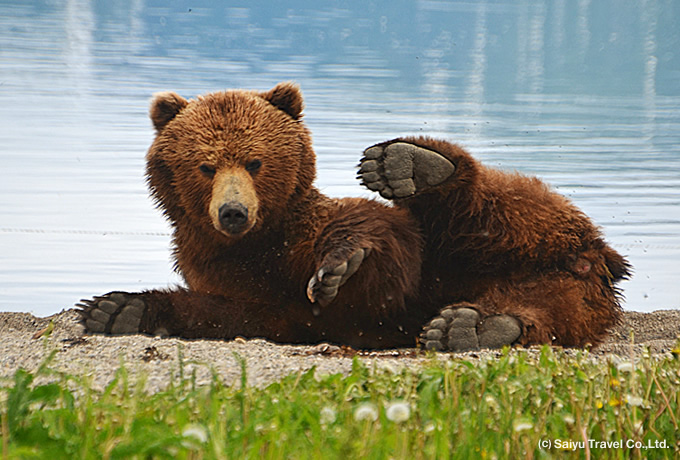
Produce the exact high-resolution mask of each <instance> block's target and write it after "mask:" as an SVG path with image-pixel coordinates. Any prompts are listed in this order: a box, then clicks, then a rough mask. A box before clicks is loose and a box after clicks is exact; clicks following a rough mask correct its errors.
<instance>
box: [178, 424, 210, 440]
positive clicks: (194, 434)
mask: <svg viewBox="0 0 680 460" xmlns="http://www.w3.org/2000/svg"><path fill="white" fill-rule="evenodd" d="M182 437H183V438H189V439H192V440H194V441H198V442H199V443H201V444H205V443H206V442H208V432H207V431H206V429H205V428H204V427H202V426H201V425H187V426H186V427H185V428H184V430H182Z"/></svg>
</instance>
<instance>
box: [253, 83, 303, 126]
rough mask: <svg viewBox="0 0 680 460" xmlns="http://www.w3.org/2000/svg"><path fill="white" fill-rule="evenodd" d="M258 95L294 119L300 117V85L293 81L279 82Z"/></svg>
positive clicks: (301, 105)
mask: <svg viewBox="0 0 680 460" xmlns="http://www.w3.org/2000/svg"><path fill="white" fill-rule="evenodd" d="M260 97H261V98H263V99H265V100H266V101H268V102H269V103H270V104H271V105H273V106H274V107H276V108H277V109H279V110H283V111H284V112H286V113H287V114H288V115H290V116H291V117H292V118H293V119H294V120H297V119H299V118H300V117H302V108H303V107H304V104H303V102H302V93H301V92H300V87H299V86H298V85H296V84H295V83H293V82H284V83H279V84H278V85H276V86H275V87H274V88H272V89H271V90H269V91H267V92H266V93H260Z"/></svg>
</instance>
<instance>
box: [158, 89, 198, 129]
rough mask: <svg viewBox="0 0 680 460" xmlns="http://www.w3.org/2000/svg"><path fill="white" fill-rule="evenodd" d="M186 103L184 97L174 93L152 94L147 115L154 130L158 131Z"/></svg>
mask: <svg viewBox="0 0 680 460" xmlns="http://www.w3.org/2000/svg"><path fill="white" fill-rule="evenodd" d="M188 103H189V102H188V101H187V100H186V99H184V98H183V97H182V96H180V95H179V94H176V93H172V92H163V93H156V94H154V95H153V100H152V101H151V109H150V110H149V116H150V117H151V121H152V122H153V126H154V128H156V131H157V132H160V130H161V129H163V128H164V127H165V125H167V124H168V122H169V121H170V120H172V119H173V118H175V117H176V116H177V114H178V113H179V112H180V111H181V110H182V109H183V108H184V107H186V106H187V104H188Z"/></svg>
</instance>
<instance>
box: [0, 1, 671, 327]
mask: <svg viewBox="0 0 680 460" xmlns="http://www.w3.org/2000/svg"><path fill="white" fill-rule="evenodd" d="M253 5H254V4H253V3H251V2H217V1H216V2H201V1H197V2H167V1H162V2H161V1H144V0H128V1H125V0H121V1H116V2H95V1H87V0H70V1H42V2H40V1H30V0H15V1H11V0H9V1H8V0H2V1H1V2H0V107H1V108H2V111H0V311H7V310H10V311H31V312H33V313H36V314H38V315H47V314H51V313H54V312H57V311H59V310H61V309H62V308H65V307H70V306H71V305H73V303H74V302H75V301H77V300H78V299H80V298H82V297H87V296H91V295H93V294H97V293H103V292H107V291H110V290H114V289H123V290H139V289H143V288H152V287H166V286H172V285H174V284H177V283H180V282H181V281H180V279H179V278H178V277H177V276H176V275H174V274H173V273H172V270H171V263H170V261H169V234H168V227H167V225H166V223H165V222H164V221H163V218H162V217H161V215H160V214H159V213H158V212H157V211H156V210H154V208H153V205H152V203H151V202H150V200H149V199H148V198H147V191H146V188H145V184H144V177H143V168H144V162H143V159H144V154H145V150H146V149H147V147H148V146H149V144H150V142H151V140H152V136H153V132H152V129H151V125H150V122H149V121H148V118H147V107H148V101H149V98H150V96H151V94H152V93H154V92H156V91H162V90H174V91H177V92H179V93H180V94H182V95H184V96H186V97H193V96H195V95H197V94H201V93H204V92H206V91H214V90H219V89H225V88H240V87H245V88H254V89H261V90H264V89H268V88H270V87H271V86H273V85H274V84H276V83H277V82H278V81H281V80H295V81H297V82H299V83H300V84H301V85H302V89H303V91H304V94H305V97H306V104H307V106H306V111H305V113H306V116H305V118H306V121H307V123H308V125H309V127H310V129H311V130H312V132H313V134H314V144H315V148H316V151H317V154H318V156H319V159H318V179H317V185H318V186H319V187H320V188H321V189H322V190H323V191H325V192H326V193H327V194H329V195H333V196H368V194H367V193H366V192H364V190H363V189H362V188H360V187H359V186H358V184H357V182H356V180H355V179H354V176H355V165H356V163H357V161H358V158H359V156H360V153H361V151H362V150H363V148H365V147H366V146H367V145H370V144H373V143H375V142H379V141H382V140H386V139H388V138H391V137H394V136H398V135H406V134H427V135H432V136H438V137H445V138H448V139H452V140H455V141H456V142H459V143H460V144H462V145H464V146H465V147H467V148H468V149H469V150H470V151H471V152H473V153H474V154H475V156H477V157H478V158H480V159H481V160H483V161H484V162H486V163H487V164H490V165H494V166H497V167H499V168H503V169H506V170H518V171H521V172H524V173H527V174H534V175H538V176H540V177H541V178H543V179H545V180H546V181H548V182H550V183H551V184H552V185H553V186H554V187H555V188H556V189H557V190H558V191H559V192H560V193H563V194H565V195H567V196H568V197H570V198H571V199H572V200H573V201H574V202H575V203H576V204H577V205H579V206H580V207H581V208H582V209H583V210H584V211H586V212H587V213H588V214H589V215H590V216H592V218H593V219H594V220H595V221H596V223H597V224H598V225H600V226H602V228H603V231H604V232H605V234H606V236H607V239H608V240H609V241H610V242H611V243H612V244H613V245H614V246H615V247H616V248H617V249H618V250H619V251H621V252H622V253H624V254H626V255H627V256H628V257H629V258H630V260H631V262H632V263H633V265H634V266H635V271H636V273H635V277H634V278H633V279H632V280H631V281H628V282H626V283H625V284H624V289H625V290H626V296H627V303H626V308H628V309H632V310H641V311H647V310H654V309H658V308H680V262H678V261H679V260H680V51H678V50H680V6H679V5H680V3H678V2H674V1H661V0H658V1H657V0H645V1H642V0H640V1H630V2H618V1H614V0H611V1H608V0H603V1H597V2H595V1H590V0H581V1H578V2H567V1H566V0H556V1H550V2H548V1H521V2H509V1H508V2H505V3H503V2H491V1H487V2H484V1H482V2H444V1H416V2H388V1H378V2H368V3H366V2H365V1H335V2H332V3H331V2H328V3H326V2H315V1H300V2H285V5H284V2H273V1H272V2H271V4H270V5H267V4H266V3H265V2H258V3H257V4H256V5H260V6H253ZM325 5H327V6H325ZM366 5H368V6H366Z"/></svg>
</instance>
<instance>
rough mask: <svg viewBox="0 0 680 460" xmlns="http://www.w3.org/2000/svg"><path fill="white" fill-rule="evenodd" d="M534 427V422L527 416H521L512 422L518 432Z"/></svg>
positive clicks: (513, 427)
mask: <svg viewBox="0 0 680 460" xmlns="http://www.w3.org/2000/svg"><path fill="white" fill-rule="evenodd" d="M533 427H534V423H533V422H532V421H531V420H528V419H525V418H521V419H518V420H515V421H514V422H512V429H513V430H515V432H516V433H519V432H520V431H526V430H530V429H532V428H533Z"/></svg>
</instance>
